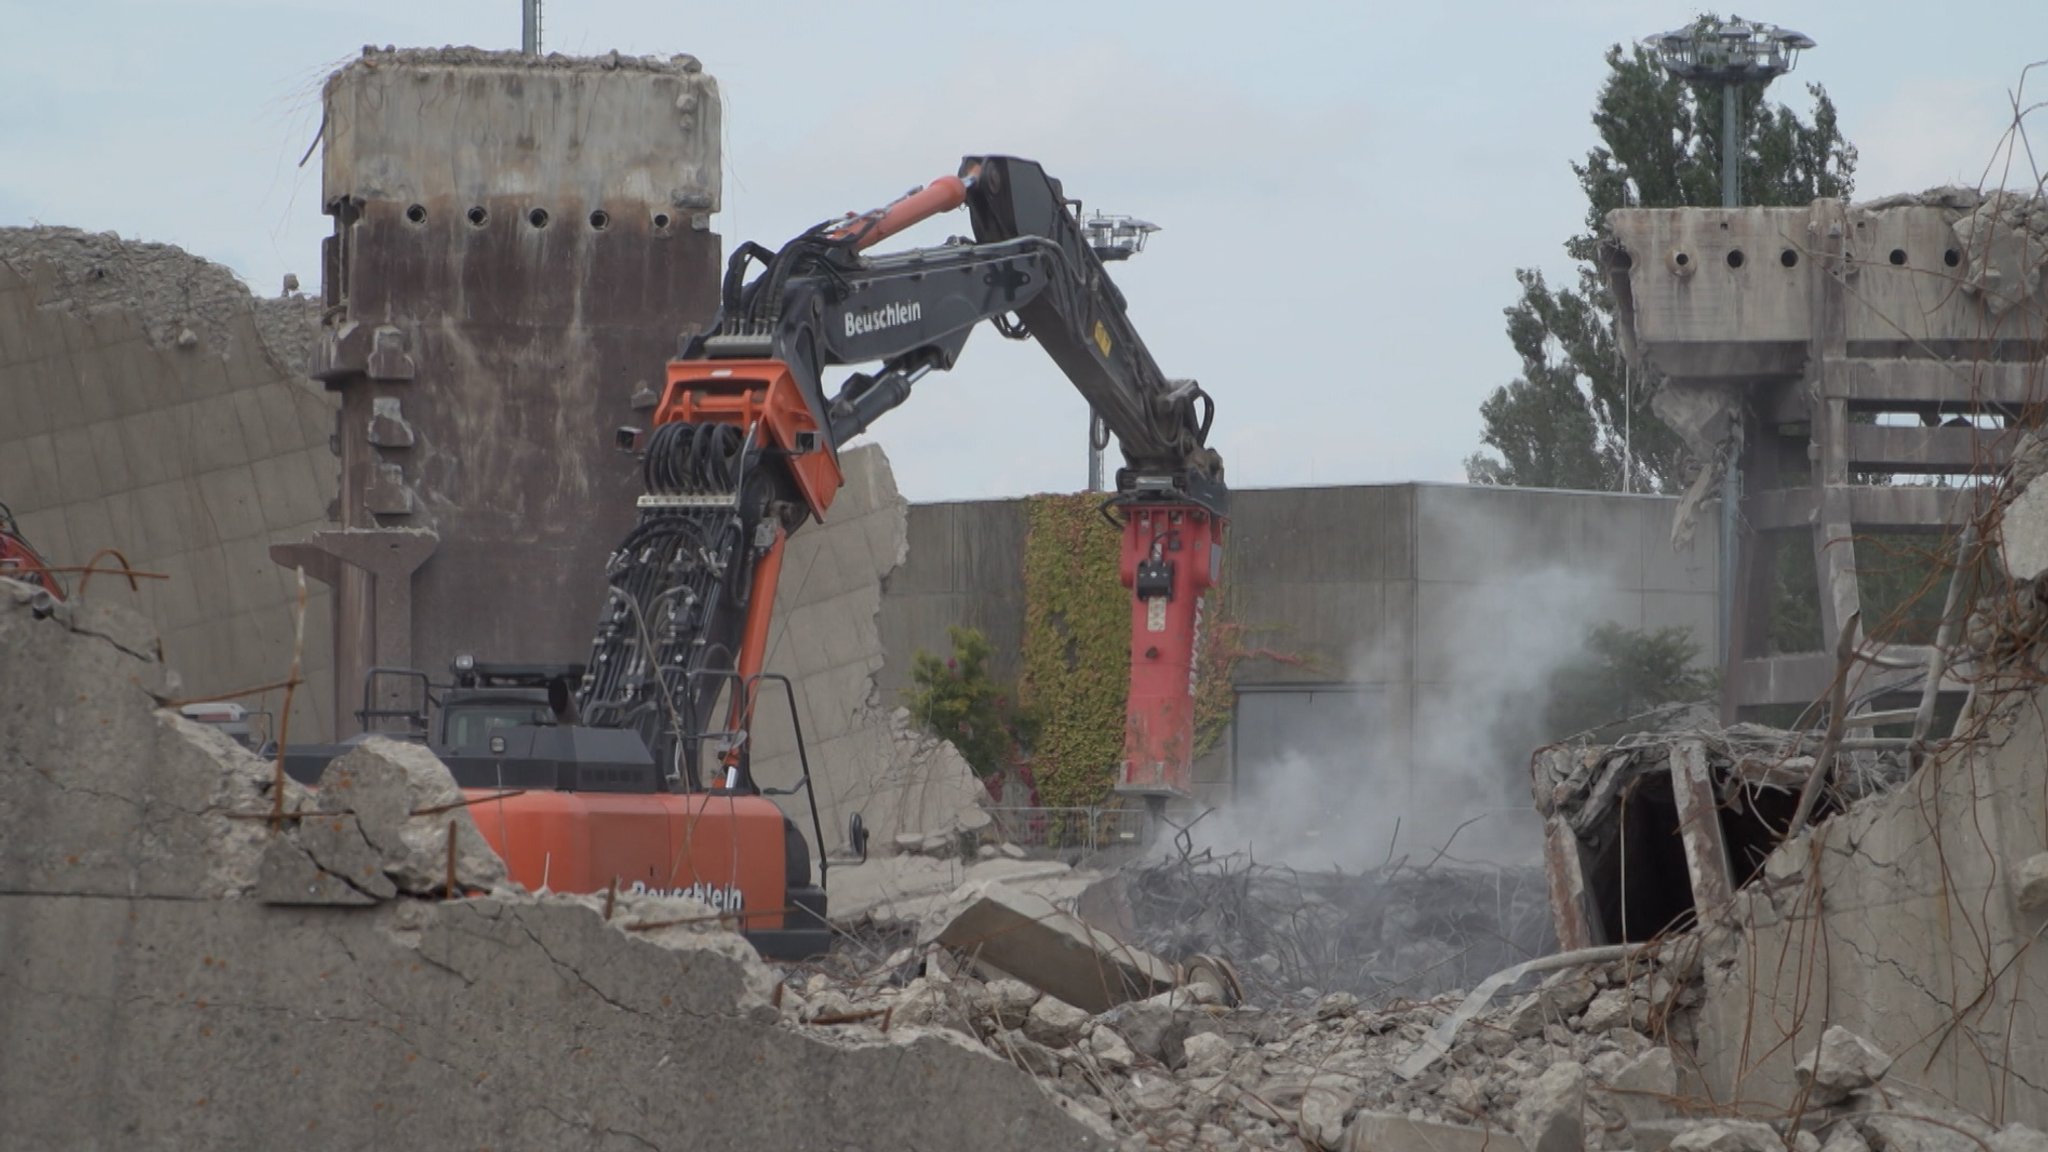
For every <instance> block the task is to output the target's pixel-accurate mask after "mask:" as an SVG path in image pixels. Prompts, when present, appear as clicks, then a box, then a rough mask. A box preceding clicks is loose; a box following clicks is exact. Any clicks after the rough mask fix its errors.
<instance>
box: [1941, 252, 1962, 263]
mask: <svg viewBox="0 0 2048 1152" xmlns="http://www.w3.org/2000/svg"><path fill="white" fill-rule="evenodd" d="M1941 262H1942V263H1943V264H1946V265H1948V266H1949V267H1951V268H1953V267H1955V266H1956V265H1958V264H1961V263H1962V262H1963V254H1962V253H1961V252H1958V251H1956V250H1955V249H1953V248H1951V249H1949V250H1948V251H1946V252H1943V253H1942V254H1941Z"/></svg>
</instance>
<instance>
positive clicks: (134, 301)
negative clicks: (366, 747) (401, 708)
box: [0, 228, 336, 739]
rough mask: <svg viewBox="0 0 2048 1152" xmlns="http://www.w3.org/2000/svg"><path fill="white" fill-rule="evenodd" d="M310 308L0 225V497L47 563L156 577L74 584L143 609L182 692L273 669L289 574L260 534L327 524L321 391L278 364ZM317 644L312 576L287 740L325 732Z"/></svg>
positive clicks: (198, 270)
mask: <svg viewBox="0 0 2048 1152" xmlns="http://www.w3.org/2000/svg"><path fill="white" fill-rule="evenodd" d="M314 312H315V305H314V304H313V303H312V302H311V301H308V300H305V299H302V298H277V299H270V300H259V299H256V298H252V296H251V295H250V293H249V290H248V289H246V288H244V287H243V286H242V285H241V283H240V282H239V281H237V280H236V279H235V278H234V275H233V274H232V273H231V272H229V271H228V270H227V269H225V268H223V267H221V266H219V265H217V264H212V263H209V262H207V261H205V260H202V259H199V258H198V257H195V256H191V255H189V254H187V253H184V252H182V251H179V250H178V249H176V248H172V247H170V246H167V245H160V244H143V243H137V242H131V241H125V240H121V239H120V238H118V237H115V236H111V235H106V234H91V233H84V232H79V231H77V230H75V229H60V228H31V229H0V412H4V413H5V414H6V419H4V420H0V503H5V504H7V505H9V506H10V507H11V508H12V509H13V510H14V512H15V514H16V515H17V516H18V517H19V519H20V523H21V528H22V530H23V532H24V534H25V535H27V537H28V539H29V541H30V543H31V544H33V545H34V546H35V547H36V548H37V550H38V551H40V552H41V553H42V555H43V557H44V559H45V560H46V561H47V562H49V563H50V564H52V565H55V566H66V565H82V564H84V563H86V562H87V561H88V560H89V559H90V558H91V557H92V556H93V555H94V554H95V553H97V552H99V551H100V550H101V549H107V548H111V549H115V550H118V551H119V552H120V553H121V555H123V556H125V557H126V558H127V559H128V561H129V562H130V563H131V564H132V565H134V566H135V567H136V568H137V569H140V570H143V571H148V572H156V573H160V574H162V575H164V576H166V577H167V579H164V580H145V581H142V583H141V588H140V591H139V592H130V591H129V589H128V588H127V586H126V585H125V584H124V583H122V582H121V581H120V580H119V579H118V578H116V577H112V576H106V575H101V576H96V577H94V578H93V579H92V581H91V585H90V589H89V595H90V597H91V598H93V599H95V600H104V601H107V602H112V603H122V604H126V605H129V606H131V607H133V608H135V609H137V610H138V611H140V612H142V613H144V614H145V615H147V616H148V617H149V618H150V619H151V620H152V621H153V622H154V623H155V624H156V625H157V627H158V628H159V629H160V630H161V633H162V635H163V640H164V647H165V650H166V652H167V654H168V655H169V657H170V659H171V660H172V661H173V662H175V663H176V665H177V666H178V667H179V668H180V669H181V670H182V672H183V674H184V677H185V684H186V688H187V689H188V690H189V692H190V694H191V695H194V696H204V695H211V694H214V693H220V692H229V691H234V690H238V689H244V688H251V687H255V686H257V685H261V684H266V683H272V682H275V681H280V680H282V679H284V677H285V673H286V671H287V670H288V669H289V668H290V666H291V659H292V645H293V611H294V605H295V603H296V600H297V595H298V590H297V583H296V580H295V578H294V577H293V575H292V574H291V573H289V572H287V571H284V570H282V569H280V568H278V567H277V566H276V565H275V564H273V563H272V562H271V560H270V558H269V555H268V549H269V546H270V545H271V544H272V543H275V542H278V541H280V540H285V539H290V538H293V537H295V536H298V535H300V534H302V533H305V532H308V531H311V530H313V529H315V528H318V527H320V526H322V525H324V524H326V523H327V514H328V503H329V501H330V500H331V499H332V497H333V493H334V487H335V476H336V462H335V459H334V456H333V454H332V452H331V451H330V450H329V446H328V438H329V436H330V435H331V434H332V433H333V431H334V406H333V404H332V402H331V401H330V400H328V399H327V398H326V397H325V396H323V395H322V394H321V392H320V390H319V388H318V386H317V385H315V384H314V383H312V381H310V380H309V379H308V378H307V377H306V374H305V364H304V363H303V361H301V360H298V359H295V357H298V356H301V355H303V350H304V348H305V346H306V345H307V343H308V341H309V340H310V339H311V333H312V332H313V331H314V329H315V326H316V324H317V321H316V318H315V315H314ZM64 579H65V581H66V583H67V584H68V585H69V586H70V587H72V588H73V589H74V590H76V589H77V588H79V586H80V584H81V580H80V578H79V577H78V576H76V575H71V576H66V577H64ZM330 648H331V645H330V630H329V627H328V597H327V594H326V591H325V590H324V589H323V588H321V587H320V586H319V585H317V584H315V585H313V586H312V587H311V588H310V590H309V596H308V600H307V612H306V648H305V653H304V657H305V661H304V666H305V669H306V680H307V683H306V686H305V687H304V688H302V689H301V690H300V691H299V692H298V693H297V694H296V696H295V698H294V703H293V716H292V732H293V734H294V735H295V736H303V737H311V738H316V739H317V738H324V737H326V736H327V735H328V734H329V733H331V732H332V730H333V721H334V716H333V711H332V706H331V705H332V700H333V695H334V694H333V677H332V673H331V671H330V669H331V667H332V660H331V657H330V655H329V653H330ZM245 702H246V703H247V704H249V705H250V706H251V707H252V708H257V709H267V710H270V711H272V712H275V711H277V710H279V709H280V708H281V707H282V704H283V697H282V693H279V692H272V693H270V694H268V695H267V696H264V697H260V698H251V699H249V700H247V701H245Z"/></svg>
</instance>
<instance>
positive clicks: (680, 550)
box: [443, 156, 1226, 957]
mask: <svg viewBox="0 0 2048 1152" xmlns="http://www.w3.org/2000/svg"><path fill="white" fill-rule="evenodd" d="M963 205H964V206H965V207H966V208H967V210H968V216H969V219H970V220H971V222H972V225H973V231H974V238H973V240H972V241H971V242H970V241H966V240H955V241H952V242H950V243H947V244H944V245H941V246H938V247H932V248H923V249H917V250H910V251H902V252H896V253H891V254H888V255H870V254H868V250H869V249H870V248H872V247H873V246H874V245H875V244H876V243H878V242H880V241H882V240H884V239H887V238H888V237H890V236H893V235H895V234H897V233H899V232H901V231H903V230H904V229H905V228H908V227H910V226H911V225H913V224H916V223H917V222H919V221H921V220H925V219H927V218H929V217H931V216H934V215H936V214H938V213H941V212H946V211H950V210H953V209H955V208H959V207H961V206H963ZM1122 254H1128V253H1127V250H1117V249H1113V248H1112V249H1105V250H1098V249H1097V248H1096V247H1095V246H1093V245H1092V244H1091V235H1090V232H1089V230H1088V229H1087V228H1086V227H1085V226H1084V225H1083V223H1082V221H1081V219H1080V217H1079V206H1078V204H1076V203H1074V202H1072V201H1070V200H1068V199H1067V198H1066V196H1065V195H1064V194H1063V193H1062V191H1061V188H1060V185H1059V183H1058V181H1056V180H1053V179H1052V178H1051V177H1049V176H1047V175H1046V174H1045V171H1044V170H1043V169H1042V168H1040V167H1039V166H1038V165H1037V164H1035V163H1033V162H1031V161H1028V160H1020V159H1016V158H1014V157H1007V156H984V157H970V158H968V159H967V160H966V161H964V162H963V163H962V165H961V167H960V170H959V174H958V175H957V176H948V177H946V178H944V179H941V180H937V181H934V182H933V183H931V184H929V185H927V186H925V187H923V188H920V189H918V190H916V191H913V192H911V193H910V194H908V195H906V196H904V197H903V198H902V199H900V200H897V201H896V202H895V203H893V204H891V205H889V206H888V207H886V208H883V209H879V210H877V211H873V212H869V213H865V214H862V215H853V216H848V217H845V218H842V219H838V220H833V221H828V222H826V223H824V224H820V225H818V226H817V227H815V228H812V229H810V230H808V231H806V232H804V233H803V234H802V235H800V236H798V237H796V238H795V239H793V240H791V241H789V242H788V243H787V244H784V245H783V246H782V247H781V248H780V249H779V250H773V251H771V250H769V249H767V248H764V247H761V246H759V245H756V244H744V245H742V246H741V247H740V248H738V249H737V250H736V251H735V252H734V254H733V256H732V258H731V260H730V262H729V265H728V268H727V271H726V274H725V278H724V283H723V288H722V293H721V309H720V315H719V319H718V323H717V325H716V326H715V327H714V328H713V329H712V330H711V331H710V332H708V333H705V334H703V335H700V336H696V337H693V338H692V339H690V341H689V342H688V344H687V346H686V347H685V348H684V350H683V352H682V354H681V355H680V356H679V357H678V358H677V359H675V360H673V361H671V362H670V363H669V365H668V373H667V380H666V385H665V388H664V390H663V392H662V395H661V398H660V402H659V405H658V406H657V407H656V409H655V411H654V418H653V421H652V426H651V427H650V428H647V429H644V430H642V429H621V430H620V438H621V444H622V446H624V447H628V448H630V449H631V450H633V451H634V452H636V453H637V454H638V455H639V456H640V458H641V463H642V468H643V472H644V479H645V482H646V494H645V495H643V496H641V497H640V498H639V516H638V520H637V523H636V524H635V526H634V527H633V529H632V531H631V532H630V533H629V534H628V535H627V537H626V538H625V540H624V541H623V542H622V543H621V544H620V545H619V546H618V548H617V549H616V550H615V551H614V552H613V553H612V556H611V558H610V561H609V564H608V573H607V576H608V581H609V585H610V593H609V596H608V597H607V600H606V602H605V605H604V608H603V610H602V612H601V614H600V619H599V621H598V624H597V631H596V637H595V639H594V641H593V643H592V647H591V652H590V658H589V661H588V663H587V664H586V665H584V666H582V668H581V669H579V670H577V671H578V672H579V673H580V675H579V676H577V678H576V679H575V687H574V689H573V693H572V692H571V690H570V689H569V688H568V687H567V678H565V677H563V676H559V675H558V676H555V677H553V678H552V679H549V678H547V677H544V676H536V677H534V678H532V680H531V683H529V684H527V685H526V688H525V689H524V690H525V691H528V692H531V693H534V694H536V696H538V695H539V694H540V693H541V692H542V691H543V687H542V686H543V685H545V687H546V692H547V694H548V695H549V696H550V697H551V698H550V699H549V700H548V702H547V704H546V706H545V707H544V708H541V707H540V706H539V705H538V703H537V701H536V703H535V704H534V705H533V707H532V708H530V709H529V715H531V714H532V713H533V712H535V711H538V712H540V713H543V714H551V715H552V716H553V717H554V719H555V721H556V723H554V724H549V723H548V722H546V720H545V718H544V716H543V717H542V718H541V719H542V722H541V723H539V724H531V723H529V724H518V725H513V726H509V727H507V728H505V729H504V730H503V731H502V732H501V733H500V734H498V735H497V736H495V737H492V738H491V739H490V741H489V744H488V746H485V747H474V746H473V747H470V748H467V749H457V750H451V751H444V753H443V755H444V759H446V760H447V761H448V763H449V764H450V767H451V768H452V769H453V770H454V771H455V772H456V775H457V780H458V782H459V783H461V784H462V785H463V786H464V787H465V788H466V789H469V790H471V792H470V794H471V796H472V798H474V799H476V800H478V801H479V802H478V803H476V804H473V805H472V806H471V811H472V812H473V813H474V815H475V816H476V819H477V823H478V825H479V826H480V827H481V829H482V830H483V833H484V835H485V836H486V837H487V838H488V839H489V840H490V841H491V843H492V845H493V846H494V847H495V848H496V849H497V850H498V852H499V854H500V855H502V856H503V857H504V858H505V859H506V861H507V863H508V864H509V866H510V869H511V872H512V875H513V877H514V879H516V880H518V881H520V882H521V883H524V884H526V885H528V886H529V887H536V888H537V887H540V886H542V885H543V884H545V885H547V886H548V887H551V888H553V889H555V890H557V891H581V892H603V891H606V890H608V889H610V888H612V887H613V886H615V885H623V886H626V887H628V888H641V889H653V890H658V891H665V892H682V893H687V894H690V895H695V896H699V897H702V898H704V899H706V900H708V901H709V902H710V903H711V904H712V905H713V906H714V907H716V908H719V909H722V910H725V911H728V912H731V913H733V914H734V915H735V916H736V917H737V919H738V920H739V924H740V927H741V929H742V931H744V932H745V933H746V934H747V935H748V936H749V937H750V938H752V939H753V941H754V942H755V944H756V945H757V946H758V947H759V948H760V950H761V951H762V952H763V953H765V954H769V955H779V956H792V957H801V956H804V955H809V954H813V953H816V952H821V951H823V950H824V948H825V946H826V945H827V944H828V943H829V936H828V934H827V931H826V928H825V920H824V914H825V896H824V891H823V880H824V871H825V868H824V865H825V862H824V861H823V860H820V861H819V877H818V880H819V883H818V884H816V885H813V884H812V883H811V877H810V870H811V869H810V863H811V862H810V853H809V850H808V847H807V845H806V844H805V842H804V839H803V837H802V836H801V835H800V834H799V833H798V831H797V829H796V827H795V825H794V824H793V823H791V822H790V821H789V820H787V819H786V818H785V817H784V815H783V813H782V811H781V810H780V809H779V808H778V807H777V806H776V805H775V803H774V802H773V800H772V798H771V797H772V796H773V795H775V794H776V793H775V790H774V789H768V788H764V787H763V786H762V785H761V784H759V783H757V782H756V781H755V779H754V777H753V773H752V771H751V764H750V756H751V752H752V748H751V745H750V741H749V739H748V737H749V733H750V731H751V729H752V725H753V721H754V717H755V713H756V710H757V708H759V707H778V708H779V707H782V706H783V702H782V701H781V700H770V699H766V698H767V697H773V696H778V695H787V693H788V684H787V682H786V681H780V680H779V678H777V677H774V676H771V675H766V674H764V672H763V668H762V665H763V660H764V658H765V656H766V653H767V646H768V637H769V622H770V618H771V615H772V613H773V610H774V599H775V588H776V580H777V576H778V575H779V573H780V571H781V566H782V557H783V548H784V544H785V542H786V541H787V540H788V538H789V535H790V533H792V532H794V531H796V530H797V529H799V528H800V527H802V526H803V525H804V524H805V523H806V522H808V521H810V520H814V519H815V520H819V521H823V520H824V519H825V517H826V515H827V514H828V512H829V511H830V509H831V506H832V501H833V497H834V496H835V495H836V493H837V492H838V490H839V487H840V483H841V476H840V469H839V463H838V451H839V448H840V446H841V445H843V444H845V443H846V442H847V441H849V440H851V439H853V438H854V437H856V436H858V435H860V434H861V433H862V432H864V431H865V430H866V429H867V428H868V427H869V426H870V425H871V424H873V423H874V421H875V420H876V419H877V418H878V417H880V416H882V415H883V414H884V413H886V412H888V411H889V410H890V409H892V408H895V407H896V406H898V405H900V404H902V403H903V402H904V401H905V400H906V399H907V398H909V396H910V394H911V388H912V385H914V384H915V383H916V382H917V381H918V379H919V378H921V377H923V376H924V375H926V374H927V373H930V372H933V371H939V370H945V369H950V368H951V367H953V364H954V362H955V361H956V360H957V359H958V358H959V356H960V352H961V349H962V347H963V346H964V345H965V343H966V341H967V337H968V335H969V333H970V332H971V331H972V330H973V329H974V328H975V327H976V326H977V325H979V324H980V323H981V322H983V321H990V322H992V323H993V325H994V326H995V327H996V329H997V330H998V331H1000V332H1001V333H1002V334H1003V335H1005V336H1007V337H1010V338H1012V339H1018V340H1024V339H1030V340H1035V341H1037V343H1038V344H1039V345H1040V346H1041V347H1042V348H1044V349H1045V350H1046V352H1047V353H1048V354H1049V355H1050V356H1051V357H1052V359H1053V361H1054V363H1056V364H1057V365H1058V366H1059V368H1060V369H1061V371H1062V372H1064V373H1065V374H1066V376H1067V378H1068V379H1069V380H1071V381H1072V382H1073V384H1074V386H1075V387H1076V388H1077V389H1079V390H1080V392H1081V393H1082V395H1083V396H1084V397H1085V398H1086V399H1087V401H1088V403H1089V405H1090V406H1091V407H1092V408H1093V409H1094V411H1095V412H1096V413H1097V414H1098V415H1099V417H1100V419H1101V420H1102V422H1103V423H1104V424H1105V425H1106V426H1107V427H1108V429H1109V430H1110V431H1111V432H1113V433H1115V435H1116V437H1117V440H1118V442H1119V445H1120V446H1121V448H1122V450H1123V455H1124V461H1125V467H1124V468H1122V469H1120V470H1119V471H1118V473H1117V478H1116V491H1115V493H1114V494H1113V495H1112V496H1110V497H1108V499H1107V500H1106V501H1105V504H1104V511H1105V514H1107V515H1110V516H1111V517H1112V518H1113V519H1115V520H1116V521H1117V522H1118V523H1119V524H1120V525H1121V530H1122V532H1123V535H1124V545H1123V562H1122V577H1123V582H1124V584H1125V586H1127V587H1129V588H1130V589H1131V592H1132V605H1131V689H1130V705H1129V709H1130V710H1129V726H1128V736H1127V740H1126V745H1125V753H1124V762H1123V765H1122V771H1121V778H1120V781H1119V785H1120V789H1121V790H1122V791H1124V792H1126V793H1130V794H1136V795H1142V796H1145V797H1148V798H1151V802H1153V803H1159V802H1163V799H1162V798H1164V797H1167V796H1171V795H1175V794H1179V793H1184V792H1185V791H1186V790H1187V787H1188V783H1189V774H1190V765H1191V761H1192V759H1193V739H1194V737H1193V733H1194V700H1193V687H1194V675H1195V663H1194V662H1195V653H1196V648H1197V644H1198V639H1199V630H1200V628H1201V600H1202V594H1203V592H1204V591H1205V590H1206V589H1207V588H1209V586H1210V585H1211V584H1212V582H1213V581H1214V580H1215V579H1216V577H1217V575H1218V571H1219V568H1220V565H1221V557H1222V541H1223V529H1224V514H1225V497H1226V493H1225V488H1224V484H1223V467H1222V461H1221V459H1220V458H1219V457H1218V455H1217V454H1216V453H1215V452H1214V451H1213V450H1211V449H1210V448H1208V447H1207V439H1208V433H1209V426H1210V422H1211V420H1212V418H1213V416H1214V404H1213V402H1212V401H1211V400H1210V398H1209V397H1208V396H1207V394H1205V393H1204V392H1203V391H1202V389H1201V388H1200V387H1199V386H1198V385H1197V384H1195V383H1194V382H1193V381H1188V380H1172V379H1168V378H1167V377H1166V376H1165V375H1164V374H1163V373H1161V371H1160V370H1159V367H1158V365H1157V364H1155V363H1154V362H1153V359H1152V356H1151V354H1150V353H1149V352H1148V351H1147V350H1146V348H1145V345H1144V342H1143V341H1142V340H1140V339H1139V338H1138V335H1137V333H1136V331H1135V330H1134V329H1133V328H1132V326H1131V323H1130V320H1129V318H1128V316H1127V315H1126V311H1125V305H1124V299H1123V296H1122V294H1121V293H1119V292H1118V291H1117V288H1116V286H1115V285H1114V284H1113V283H1111V281H1110V278H1109V274H1108V273H1107V271H1105V269H1104V265H1103V260H1104V256H1105V255H1107V256H1109V257H1110V258H1112V259H1113V258H1115V257H1116V256H1118V255H1122ZM755 264H758V265H759V266H760V267H759V270H758V271H757V272H755V274H753V275H752V276H751V277H750V276H749V275H748V273H749V271H750V270H752V268H753V266H754V265H755ZM853 365H879V367H878V368H876V369H875V370H873V371H872V372H856V373H855V374H853V375H851V376H849V377H848V378H846V379H845V380H844V381H843V382H842V383H840V384H839V386H838V387H837V388H836V389H833V390H831V391H828V390H827V387H826V382H825V378H824V375H825V372H826V371H827V370H828V369H830V368H833V367H835V366H853ZM789 710H790V719H791V723H792V725H793V726H794V725H795V724H796V709H795V708H794V706H793V705H791V706H790V709H789ZM628 734H637V737H638V739H637V740H634V741H631V742H630V743H631V745H632V746H631V748H629V749H625V746H624V745H623V744H622V743H621V738H622V737H625V736H627V735H628ZM796 735H797V740H798V750H799V752H800V753H801V751H802V733H801V730H800V729H798V730H797V733H796ZM643 747H644V750H645V751H644V752H642V751H641V749H642V748H643ZM622 749H625V750H623V751H622ZM803 772H804V776H803V778H802V779H799V780H798V781H797V782H796V783H795V784H794V785H793V786H792V787H791V788H788V789H784V790H782V791H783V792H785V793H795V792H803V793H804V794H806V795H807V796H808V789H809V766H808V762H807V761H806V762H804V769H803ZM512 790H517V794H516V795H507V794H506V793H507V792H508V791H512ZM811 823H812V832H813V835H814V836H815V837H816V842H817V843H819V844H820V845H822V844H823V836H822V834H821V829H819V828H818V825H817V808H816V803H815V800H813V801H812V803H811Z"/></svg>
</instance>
